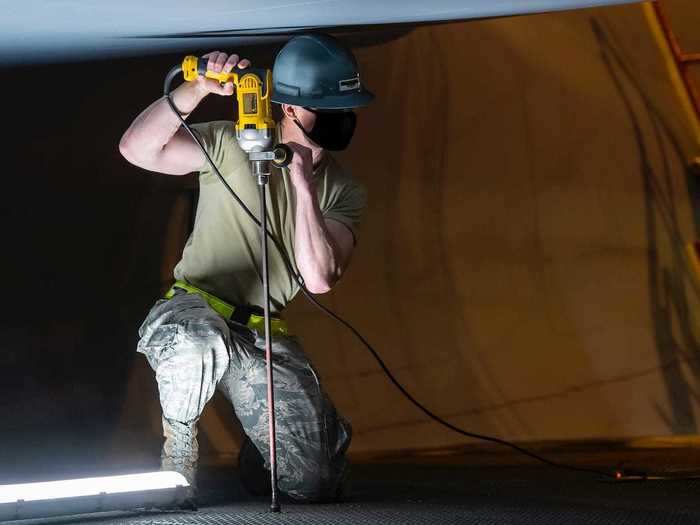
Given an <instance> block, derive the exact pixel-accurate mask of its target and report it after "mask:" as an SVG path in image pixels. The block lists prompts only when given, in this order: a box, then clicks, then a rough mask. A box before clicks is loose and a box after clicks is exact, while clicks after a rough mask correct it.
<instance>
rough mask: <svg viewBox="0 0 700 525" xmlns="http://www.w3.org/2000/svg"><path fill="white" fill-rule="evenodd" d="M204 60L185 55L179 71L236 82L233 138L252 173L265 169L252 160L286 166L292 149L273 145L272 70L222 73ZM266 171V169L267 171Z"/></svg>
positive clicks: (193, 76) (191, 76) (189, 75)
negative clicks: (236, 113)
mask: <svg viewBox="0 0 700 525" xmlns="http://www.w3.org/2000/svg"><path fill="white" fill-rule="evenodd" d="M207 63H208V60H207V59H206V58H199V57H196V56H186V57H185V59H184V60H183V61H182V73H183V76H184V78H185V80H187V81H192V80H196V79H197V77H199V76H200V75H201V76H205V77H206V78H212V79H214V80H218V81H219V82H220V83H221V84H222V85H223V84H225V83H227V82H233V84H234V86H236V99H237V102H238V120H237V121H236V124H235V129H236V139H237V140H238V144H239V146H240V147H241V149H242V150H243V151H245V152H246V153H248V156H249V158H250V160H251V162H252V163H253V168H254V174H256V175H259V174H260V171H259V170H261V169H262V170H263V171H265V166H260V165H257V166H256V163H259V162H265V161H269V162H272V164H273V165H274V166H276V167H278V168H280V167H283V166H286V165H287V164H289V162H290V161H291V159H292V151H291V149H290V148H289V146H287V145H285V144H277V145H275V146H274V147H273V140H274V131H275V121H274V120H273V119H272V106H271V103H270V88H271V86H272V72H271V71H270V70H269V69H254V68H246V69H239V68H234V71H231V72H228V73H224V72H215V71H209V70H208V69H207ZM268 173H269V171H268Z"/></svg>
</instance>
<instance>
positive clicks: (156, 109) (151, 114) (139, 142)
mask: <svg viewBox="0 0 700 525" xmlns="http://www.w3.org/2000/svg"><path fill="white" fill-rule="evenodd" d="M170 96H171V97H172V99H173V103H174V104H175V107H176V108H178V109H179V110H180V112H181V114H182V116H183V118H185V117H186V116H187V115H188V114H189V113H191V112H192V111H194V109H195V108H196V107H197V105H198V104H199V103H200V102H201V101H202V99H203V98H204V97H205V96H206V93H201V92H200V91H198V90H197V88H196V86H195V84H194V83H192V82H185V83H184V84H182V85H181V86H179V87H178V88H177V89H175V90H174V91H173V92H172V93H171V95H170ZM180 125H181V122H180V119H178V118H177V115H175V114H174V113H173V110H172V109H171V108H170V105H169V104H168V101H167V100H166V99H165V97H161V98H159V99H158V100H156V101H155V102H154V103H153V104H151V105H150V106H148V107H147V108H146V109H145V110H143V111H142V112H141V114H140V115H139V116H138V117H136V118H135V119H134V121H133V122H132V123H131V126H129V128H128V129H127V130H126V132H124V135H123V136H122V139H121V141H120V143H119V149H120V150H121V151H122V153H125V154H128V155H130V156H131V157H133V158H141V159H143V158H152V157H154V156H156V155H158V153H160V151H161V150H162V149H163V148H164V147H165V145H166V144H168V142H170V139H172V138H173V136H174V135H175V133H177V130H178V129H179V128H180Z"/></svg>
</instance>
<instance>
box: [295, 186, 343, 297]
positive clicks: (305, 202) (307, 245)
mask: <svg viewBox="0 0 700 525" xmlns="http://www.w3.org/2000/svg"><path fill="white" fill-rule="evenodd" d="M295 217H296V224H295V231H294V252H295V256H296V263H297V267H298V268H299V272H300V273H301V276H302V277H303V278H304V282H305V283H306V287H307V288H308V290H309V291H310V292H312V293H325V292H327V291H329V290H330V289H331V288H332V287H333V285H334V284H335V283H336V282H337V281H338V279H339V278H340V272H341V269H340V263H339V250H338V247H337V246H336V245H335V241H334V240H333V237H332V236H331V235H330V233H329V232H328V228H327V227H326V223H325V221H324V219H323V215H322V214H321V209H320V208H319V205H318V199H317V197H316V194H315V192H314V190H313V188H311V187H303V188H296V212H295Z"/></svg>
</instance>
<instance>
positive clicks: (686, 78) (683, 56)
mask: <svg viewBox="0 0 700 525" xmlns="http://www.w3.org/2000/svg"><path fill="white" fill-rule="evenodd" d="M653 6H654V12H655V13H656V17H657V18H658V20H659V25H660V26H661V28H662V30H663V32H664V35H665V37H666V40H667V41H668V43H669V46H670V47H671V51H672V53H673V57H674V58H675V60H676V66H678V70H679V71H680V74H681V78H682V79H683V83H684V84H685V88H686V90H687V91H688V95H689V96H690V99H691V100H692V101H693V106H694V107H695V112H696V113H697V115H698V118H700V92H698V89H697V87H696V86H695V83H694V82H693V79H692V78H691V77H690V73H689V72H688V65H689V64H692V63H693V62H700V53H684V52H683V49H682V48H681V45H680V43H679V42H678V39H677V38H676V35H675V33H674V32H673V29H672V28H671V22H670V21H669V19H668V16H666V13H665V12H664V9H663V7H662V6H661V0H656V1H655V2H654V3H653Z"/></svg>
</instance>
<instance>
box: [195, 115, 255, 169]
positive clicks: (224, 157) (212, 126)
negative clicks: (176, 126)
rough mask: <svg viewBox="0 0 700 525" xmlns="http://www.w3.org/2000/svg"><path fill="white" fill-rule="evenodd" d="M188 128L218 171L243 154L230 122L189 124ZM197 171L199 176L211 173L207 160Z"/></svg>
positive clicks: (217, 121)
mask: <svg viewBox="0 0 700 525" xmlns="http://www.w3.org/2000/svg"><path fill="white" fill-rule="evenodd" d="M190 128H191V129H192V131H193V132H194V134H195V135H197V137H198V138H199V140H200V142H201V143H202V145H203V146H204V149H205V150H206V152H207V154H208V155H209V157H210V158H211V160H212V161H214V164H216V166H217V167H218V168H219V169H221V166H223V165H225V164H229V163H230V162H231V161H234V160H236V159H234V157H240V156H241V155H242V153H243V152H242V150H241V149H240V146H239V145H238V141H237V140H236V133H235V131H234V128H233V122H231V121H228V120H216V121H213V122H201V123H197V124H190ZM198 171H199V173H200V174H201V175H205V174H207V173H213V170H212V167H211V164H209V161H208V160H207V159H204V164H202V166H201V167H200V168H199V170H198Z"/></svg>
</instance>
